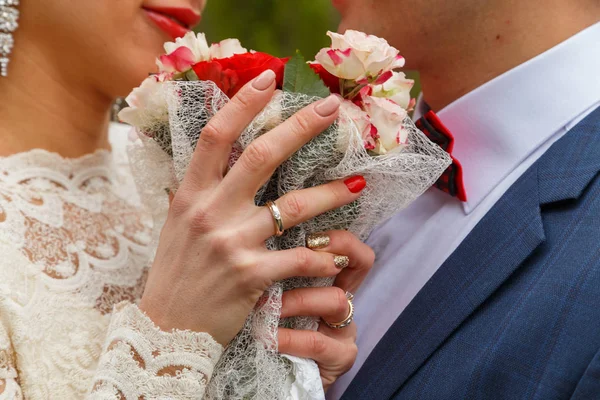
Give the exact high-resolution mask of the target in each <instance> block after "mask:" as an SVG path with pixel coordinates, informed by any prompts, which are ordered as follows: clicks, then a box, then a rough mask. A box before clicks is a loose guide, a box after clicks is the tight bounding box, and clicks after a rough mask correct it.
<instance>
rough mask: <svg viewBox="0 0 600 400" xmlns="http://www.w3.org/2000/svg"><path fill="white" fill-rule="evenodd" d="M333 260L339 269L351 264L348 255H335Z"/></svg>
mask: <svg viewBox="0 0 600 400" xmlns="http://www.w3.org/2000/svg"><path fill="white" fill-rule="evenodd" d="M333 262H334V263H335V266H336V268H337V269H344V268H348V265H350V259H349V258H348V257H346V256H335V257H333Z"/></svg>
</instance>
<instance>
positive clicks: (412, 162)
mask: <svg viewBox="0 0 600 400" xmlns="http://www.w3.org/2000/svg"><path fill="white" fill-rule="evenodd" d="M329 36H330V37H331V39H332V45H331V47H329V48H325V49H323V50H321V51H320V52H319V53H318V54H317V56H316V61H314V62H310V63H307V62H306V61H305V60H304V58H303V57H302V55H301V54H300V53H297V54H296V55H294V56H292V57H290V58H287V59H280V58H277V57H273V56H271V55H269V54H265V53H260V52H254V51H247V50H246V49H245V48H243V47H242V46H241V44H240V42H239V41H238V40H235V39H228V40H225V41H222V42H220V43H218V44H213V45H211V46H209V45H208V43H207V41H206V38H205V36H204V35H203V34H198V35H196V34H193V33H189V34H188V35H186V36H185V37H183V38H181V39H178V40H177V41H176V42H175V43H167V44H166V45H165V50H166V54H165V55H163V56H161V57H160V58H159V60H158V66H159V69H160V73H159V74H157V75H152V76H150V77H149V78H148V79H146V80H145V81H144V82H143V84H142V85H141V87H139V88H137V89H135V90H134V91H133V92H132V93H131V95H130V96H129V97H128V98H127V103H128V104H129V106H130V107H129V108H126V109H124V110H123V111H122V112H121V114H120V118H121V120H122V121H124V122H127V123H130V124H131V125H133V126H134V127H135V128H136V132H137V136H138V137H139V140H137V141H136V142H135V143H134V145H132V148H131V152H130V156H131V159H132V166H133V168H134V169H135V171H134V172H135V175H136V176H137V179H138V186H139V189H140V192H141V193H140V194H141V196H142V198H143V199H144V201H145V202H146V204H147V205H148V206H149V207H150V209H151V210H152V212H153V213H154V215H155V217H156V220H157V224H156V228H157V230H160V229H161V228H162V223H161V221H162V220H163V219H164V216H165V215H166V211H167V208H168V204H167V203H166V202H165V200H164V198H165V196H164V191H165V189H167V190H176V189H177V187H178V185H179V182H180V181H181V180H182V178H183V176H184V175H185V172H186V170H187V167H188V165H189V163H190V160H191V156H192V153H193V151H194V149H195V146H196V144H197V142H198V138H199V136H200V135H201V134H202V129H203V127H204V126H205V125H206V123H207V121H208V120H209V119H210V118H211V117H212V116H213V115H214V114H215V113H216V112H217V111H219V109H221V108H222V107H223V106H224V105H225V104H226V103H227V101H228V100H229V99H230V98H231V97H233V96H234V95H235V94H236V92H237V91H238V90H239V89H240V88H241V87H242V86H243V85H244V84H246V83H247V82H249V81H250V80H252V79H253V78H255V77H257V76H258V75H259V74H260V73H261V72H263V71H265V70H266V69H271V70H273V71H275V73H276V75H277V85H278V89H279V90H278V91H277V92H276V95H275V96H274V98H273V99H272V101H271V102H270V104H269V105H268V106H267V107H266V108H265V109H264V110H263V111H262V113H261V114H260V115H259V116H258V117H257V118H256V119H255V120H254V121H253V122H252V123H251V124H250V126H248V127H247V129H246V130H245V131H244V133H243V134H242V135H241V137H240V138H239V140H238V141H237V143H236V144H235V146H234V148H233V151H232V153H231V157H230V163H231V165H233V164H234V163H235V162H236V160H237V159H238V158H239V155H240V154H241V153H242V152H243V151H244V149H245V148H246V147H247V146H248V145H249V144H250V143H251V142H252V141H253V140H254V139H255V138H257V137H258V136H260V135H262V134H263V133H265V132H267V131H269V130H270V129H272V128H273V127H275V126H277V125H278V124H280V123H282V122H283V121H284V120H286V119H287V118H289V117H291V116H292V115H293V114H294V113H295V112H297V111H299V110H300V109H301V108H303V107H305V106H307V105H309V104H311V103H312V102H314V101H316V100H318V99H319V98H323V97H327V96H328V95H330V94H331V93H334V94H336V95H338V96H340V98H341V99H343V101H342V106H341V113H340V117H339V119H338V121H337V122H336V123H335V124H333V125H332V126H330V127H329V128H328V129H327V130H326V131H325V132H323V133H322V134H321V135H319V136H317V137H316V138H314V139H313V140H312V141H310V142H309V143H307V144H306V145H305V146H303V147H302V148H301V149H300V150H299V151H297V152H296V153H295V154H294V155H293V156H292V157H291V158H290V159H288V160H287V161H286V162H284V163H283V164H282V165H281V166H280V167H279V168H278V170H277V171H276V172H275V173H274V175H273V176H272V177H271V179H270V180H269V181H268V182H267V183H266V184H265V185H264V187H263V188H262V189H261V190H260V191H259V193H257V195H256V204H257V205H264V204H266V202H268V201H274V200H276V199H278V198H279V197H281V196H282V195H283V194H285V193H287V192H290V191H293V190H298V189H303V188H308V187H312V186H317V185H320V184H323V183H326V182H329V181H332V180H337V179H341V178H345V177H348V176H353V175H362V176H364V177H365V178H366V180H367V183H368V185H367V188H366V189H365V190H364V192H363V194H362V196H361V198H360V199H359V200H357V201H356V202H354V203H353V204H350V205H347V206H345V207H342V208H340V209H338V210H335V211H331V212H328V213H325V214H323V215H320V216H318V217H316V218H314V219H313V220H311V221H308V222H306V223H304V224H301V225H300V226H297V227H294V228H291V229H288V230H287V231H286V232H285V234H284V235H283V236H281V237H278V238H275V237H274V238H272V239H271V240H270V241H269V243H267V245H268V246H269V248H271V249H274V250H279V249H288V248H293V247H298V246H303V245H304V244H305V237H306V236H307V235H308V234H310V233H317V232H322V231H326V230H331V229H348V230H349V231H351V232H353V233H354V234H356V235H357V236H359V237H360V238H361V239H366V237H367V236H368V234H369V233H370V231H371V230H372V229H373V228H374V227H375V226H376V225H377V224H379V223H381V222H383V221H384V220H386V219H387V218H389V217H391V216H392V215H393V214H394V213H396V212H397V211H398V210H400V209H402V208H404V207H406V206H407V205H408V204H409V203H410V202H412V201H413V200H414V199H415V198H417V197H418V196H419V195H421V194H422V193H423V192H424V191H425V190H427V189H428V188H429V187H430V186H431V185H432V184H433V183H434V182H435V181H436V180H437V179H438V177H439V176H440V175H441V174H442V172H443V171H444V170H445V169H446V168H447V167H448V166H449V165H450V163H451V160H450V157H449V155H448V154H446V153H445V152H444V151H443V150H442V149H441V148H440V147H439V146H437V145H436V144H434V143H432V142H430V141H429V140H428V139H427V137H426V136H425V135H424V134H423V133H422V132H420V131H419V130H418V129H417V128H416V127H415V125H414V124H413V123H412V121H411V119H410V118H409V117H408V112H409V111H410V108H411V107H412V106H413V104H414V101H413V100H412V99H411V96H410V90H411V88H412V85H413V81H411V80H409V79H407V78H406V77H405V75H404V74H403V73H402V72H399V71H398V69H399V68H401V67H402V66H403V65H404V59H403V58H402V57H401V56H400V55H399V52H398V50H396V49H394V48H393V47H391V46H390V45H388V43H387V42H386V41H385V40H383V39H380V38H377V37H375V36H370V35H366V34H364V33H361V32H357V31H348V32H346V33H345V34H344V35H339V34H336V33H331V32H330V33H329ZM331 284H332V280H331V279H307V278H294V279H290V280H288V281H285V282H279V283H277V284H275V285H273V287H271V288H270V290H269V291H268V292H267V293H265V295H264V296H263V298H262V299H261V301H259V302H258V304H257V305H256V307H255V309H254V311H253V313H252V315H250V316H249V317H248V319H247V321H246V324H245V327H244V328H243V330H242V331H241V332H240V333H239V335H238V336H237V337H236V339H235V340H234V341H233V342H232V343H231V344H230V345H229V346H228V348H227V349H226V351H225V353H224V355H223V357H222V359H221V361H220V362H219V364H218V365H217V367H216V369H215V372H214V375H213V377H212V379H211V381H210V385H209V389H208V392H207V396H208V398H219V399H225V398H227V399H282V398H286V397H288V396H291V398H297V399H299V398H307V399H308V398H324V395H323V392H322V386H321V382H320V378H319V372H318V368H317V366H316V364H314V363H313V362H312V361H308V360H299V359H295V358H290V357H284V356H281V355H279V354H278V352H277V329H278V327H279V326H286V327H292V328H297V329H316V328H317V326H318V321H316V320H314V319H312V318H291V319H288V320H281V318H280V308H281V296H282V293H283V292H284V291H285V290H289V289H292V288H298V287H307V286H325V285H331Z"/></svg>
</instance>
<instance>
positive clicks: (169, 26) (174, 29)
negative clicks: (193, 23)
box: [144, 9, 190, 40]
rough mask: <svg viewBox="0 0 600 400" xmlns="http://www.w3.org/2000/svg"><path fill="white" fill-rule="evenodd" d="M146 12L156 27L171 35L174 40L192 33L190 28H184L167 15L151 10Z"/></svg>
mask: <svg viewBox="0 0 600 400" xmlns="http://www.w3.org/2000/svg"><path fill="white" fill-rule="evenodd" d="M144 11H145V12H146V14H147V15H148V17H149V18H150V19H151V20H152V22H154V23H155V24H156V26H158V27H159V28H160V29H161V30H162V31H163V32H165V33H166V34H167V35H169V36H170V37H171V38H172V39H173V40H174V39H177V38H180V37H183V36H185V34H186V33H188V32H189V31H190V29H189V28H187V27H185V26H183V25H182V24H181V23H179V22H176V21H175V20H174V19H172V18H170V17H169V16H167V15H164V14H161V13H159V12H156V11H154V10H149V9H144ZM173 18H174V17H173Z"/></svg>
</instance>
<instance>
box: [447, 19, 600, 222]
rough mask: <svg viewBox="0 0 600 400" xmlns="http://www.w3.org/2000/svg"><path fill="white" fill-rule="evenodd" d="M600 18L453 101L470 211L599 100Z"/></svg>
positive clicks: (453, 127)
mask: <svg viewBox="0 0 600 400" xmlns="http://www.w3.org/2000/svg"><path fill="white" fill-rule="evenodd" d="M598 43H600V23H596V24H595V25H592V26H591V27H589V28H587V29H585V30H583V31H581V32H579V33H578V34H576V35H575V36H573V37H571V38H569V39H568V40H566V41H565V42H563V43H561V44H559V45H558V46H556V47H554V48H552V49H550V50H548V51H546V52H545V53H542V54H540V55H539V56H537V57H535V58H533V59H531V60H529V61H527V62H525V63H524V64H521V65H519V66H518V67H516V68H514V69H512V70H510V71H508V72H506V73H504V74H502V75H500V76H498V77H497V78H495V79H493V80H491V81H489V82H488V83H486V84H484V85H482V86H480V87H479V88H477V89H475V90H474V91H472V92H470V93H468V94H466V95H465V96H463V97H461V98H459V99H458V100H456V101H454V102H453V103H451V104H450V105H448V106H447V107H445V108H444V109H442V110H441V111H440V112H439V113H438V116H439V118H440V119H441V121H442V122H443V123H444V125H445V126H446V127H447V128H448V129H449V130H450V132H452V133H453V135H454V137H455V145H454V151H453V155H454V156H455V157H456V158H457V159H458V160H459V161H460V162H461V164H462V166H463V170H464V176H463V178H464V182H465V186H466V190H467V196H468V200H467V202H465V203H464V210H465V212H466V213H467V214H468V213H470V212H471V211H473V210H474V209H475V208H476V207H477V206H478V205H479V204H480V203H481V201H482V200H483V199H484V198H485V197H486V196H487V195H488V194H489V193H490V192H491V191H492V190H493V189H494V187H496V186H497V185H498V184H499V183H500V182H501V181H502V180H503V179H504V178H506V176H508V175H509V174H510V173H511V172H512V171H513V170H514V169H515V168H517V167H518V166H519V165H520V164H521V163H522V162H523V161H524V160H525V159H526V158H527V157H528V156H529V155H531V154H532V153H533V152H534V151H535V150H536V149H538V148H539V147H540V146H541V145H543V144H544V143H545V142H546V141H548V140H549V139H550V138H551V137H552V136H553V135H554V134H556V133H557V132H559V131H560V130H561V129H563V128H564V127H565V126H566V125H568V124H569V122H571V121H572V120H574V119H575V118H577V116H579V115H580V114H581V113H583V112H584V111H585V110H587V109H589V108H590V107H592V106H593V105H594V104H596V103H598V101H600V79H598V73H599V71H600V52H598V51H597V45H598Z"/></svg>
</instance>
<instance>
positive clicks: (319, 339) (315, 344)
mask: <svg viewBox="0 0 600 400" xmlns="http://www.w3.org/2000/svg"><path fill="white" fill-rule="evenodd" d="M308 347H309V349H310V351H311V352H312V353H313V354H315V355H317V356H319V355H322V354H325V352H326V351H327V343H326V342H325V336H324V335H323V334H322V333H319V332H313V333H312V334H310V335H309V336H308Z"/></svg>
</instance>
